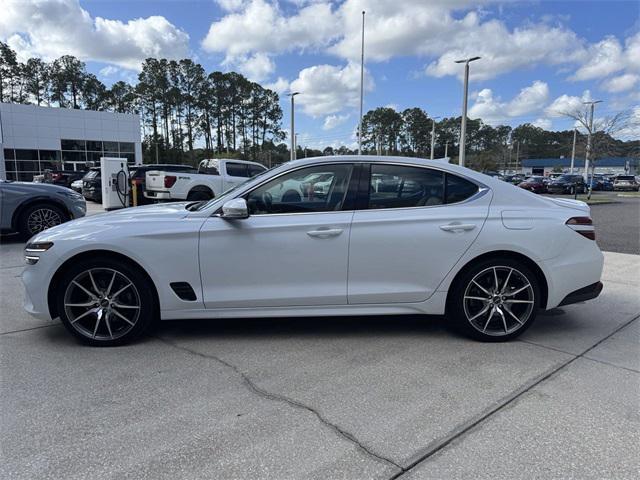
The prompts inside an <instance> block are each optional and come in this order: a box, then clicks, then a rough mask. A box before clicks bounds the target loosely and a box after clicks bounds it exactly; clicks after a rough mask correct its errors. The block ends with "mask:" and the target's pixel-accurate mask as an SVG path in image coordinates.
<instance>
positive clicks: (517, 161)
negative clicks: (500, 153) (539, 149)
mask: <svg viewBox="0 0 640 480" xmlns="http://www.w3.org/2000/svg"><path fill="white" fill-rule="evenodd" d="M519 163H520V140H516V173H517V172H518V165H519Z"/></svg>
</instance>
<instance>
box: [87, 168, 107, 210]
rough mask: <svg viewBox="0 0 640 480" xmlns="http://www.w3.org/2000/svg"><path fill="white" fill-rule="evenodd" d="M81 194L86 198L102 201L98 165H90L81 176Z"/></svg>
mask: <svg viewBox="0 0 640 480" xmlns="http://www.w3.org/2000/svg"><path fill="white" fill-rule="evenodd" d="M82 195H83V196H84V198H86V199H87V200H93V201H94V202H98V203H100V202H102V177H101V175H100V167H91V168H90V169H89V171H88V172H87V173H86V174H85V176H84V177H82Z"/></svg>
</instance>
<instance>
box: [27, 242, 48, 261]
mask: <svg viewBox="0 0 640 480" xmlns="http://www.w3.org/2000/svg"><path fill="white" fill-rule="evenodd" d="M51 247H53V242H36V243H28V244H27V246H26V247H25V248H24V261H25V262H27V264H28V265H35V264H36V263H38V260H40V254H41V253H43V252H46V251H47V250H49V249H50V248H51Z"/></svg>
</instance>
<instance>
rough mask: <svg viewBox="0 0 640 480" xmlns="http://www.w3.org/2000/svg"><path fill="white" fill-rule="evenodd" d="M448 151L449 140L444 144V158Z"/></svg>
mask: <svg viewBox="0 0 640 480" xmlns="http://www.w3.org/2000/svg"><path fill="white" fill-rule="evenodd" d="M448 153H449V140H447V142H446V143H445V144H444V158H447V156H448Z"/></svg>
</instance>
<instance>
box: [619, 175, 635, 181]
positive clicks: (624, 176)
mask: <svg viewBox="0 0 640 480" xmlns="http://www.w3.org/2000/svg"><path fill="white" fill-rule="evenodd" d="M616 180H635V177H634V176H633V175H618V176H617V177H616Z"/></svg>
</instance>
